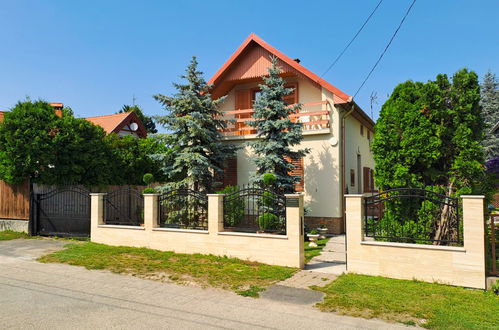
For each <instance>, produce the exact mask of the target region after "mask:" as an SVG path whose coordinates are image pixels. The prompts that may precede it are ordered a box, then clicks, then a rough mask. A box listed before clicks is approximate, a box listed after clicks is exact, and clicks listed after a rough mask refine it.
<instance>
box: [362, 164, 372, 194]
mask: <svg viewBox="0 0 499 330" xmlns="http://www.w3.org/2000/svg"><path fill="white" fill-rule="evenodd" d="M362 172H363V178H364V180H363V182H364V192H365V193H366V192H370V191H371V169H370V168H369V167H364V168H363V169H362Z"/></svg>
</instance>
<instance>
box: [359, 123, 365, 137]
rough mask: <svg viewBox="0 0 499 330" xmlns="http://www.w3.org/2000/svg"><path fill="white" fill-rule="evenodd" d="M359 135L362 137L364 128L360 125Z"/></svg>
mask: <svg viewBox="0 0 499 330" xmlns="http://www.w3.org/2000/svg"><path fill="white" fill-rule="evenodd" d="M360 135H362V136H364V126H363V125H362V124H361V125H360Z"/></svg>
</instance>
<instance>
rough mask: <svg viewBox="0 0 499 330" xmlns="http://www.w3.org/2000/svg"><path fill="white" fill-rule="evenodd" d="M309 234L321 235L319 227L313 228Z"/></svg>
mask: <svg viewBox="0 0 499 330" xmlns="http://www.w3.org/2000/svg"><path fill="white" fill-rule="evenodd" d="M309 235H319V232H318V231H317V229H312V230H311V231H310V232H309Z"/></svg>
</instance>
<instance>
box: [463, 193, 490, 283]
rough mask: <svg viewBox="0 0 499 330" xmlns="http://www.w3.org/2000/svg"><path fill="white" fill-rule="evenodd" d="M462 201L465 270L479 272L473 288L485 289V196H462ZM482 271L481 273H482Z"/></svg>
mask: <svg viewBox="0 0 499 330" xmlns="http://www.w3.org/2000/svg"><path fill="white" fill-rule="evenodd" d="M461 198H462V199H463V243H464V249H465V250H466V254H467V255H468V256H469V257H470V258H467V260H466V261H464V260H463V263H465V264H466V265H467V266H466V265H463V266H464V267H465V268H469V269H470V270H472V269H477V270H479V271H480V274H476V275H478V276H473V278H476V279H477V280H476V283H473V287H476V288H485V281H486V276H485V272H486V265H485V217H484V208H483V201H484V198H485V196H472V195H462V196H461ZM482 270H483V271H482Z"/></svg>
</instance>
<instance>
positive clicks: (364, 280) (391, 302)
mask: <svg viewBox="0 0 499 330" xmlns="http://www.w3.org/2000/svg"><path fill="white" fill-rule="evenodd" d="M314 289H315V290H318V291H321V292H324V293H325V294H326V297H325V298H324V301H323V302H322V303H319V304H317V307H319V308H320V309H321V310H323V311H330V312H338V313H341V314H345V315H351V316H357V317H364V318H373V317H376V318H380V319H385V320H390V321H396V322H401V323H404V324H408V325H419V326H423V327H425V328H430V329H499V296H498V295H495V294H493V293H492V292H483V291H479V290H469V289H464V288H460V287H453V286H448V285H442V284H431V283H425V282H419V281H405V280H395V279H389V278H384V277H375V276H365V275H356V274H346V275H342V276H340V277H338V279H336V280H335V281H334V282H332V283H330V284H329V285H327V286H325V287H323V288H319V287H315V288H314Z"/></svg>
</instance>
